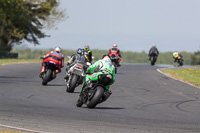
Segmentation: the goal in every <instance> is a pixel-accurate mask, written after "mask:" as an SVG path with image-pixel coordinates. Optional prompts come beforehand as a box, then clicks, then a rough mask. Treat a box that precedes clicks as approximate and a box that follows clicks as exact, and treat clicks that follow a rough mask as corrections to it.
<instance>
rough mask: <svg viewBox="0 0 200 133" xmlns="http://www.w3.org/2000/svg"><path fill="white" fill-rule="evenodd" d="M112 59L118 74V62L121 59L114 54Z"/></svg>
mask: <svg viewBox="0 0 200 133" xmlns="http://www.w3.org/2000/svg"><path fill="white" fill-rule="evenodd" d="M110 57H111V61H112V64H113V66H114V67H115V73H117V67H119V66H118V60H119V58H120V57H119V56H116V55H114V54H112V55H111V56H110Z"/></svg>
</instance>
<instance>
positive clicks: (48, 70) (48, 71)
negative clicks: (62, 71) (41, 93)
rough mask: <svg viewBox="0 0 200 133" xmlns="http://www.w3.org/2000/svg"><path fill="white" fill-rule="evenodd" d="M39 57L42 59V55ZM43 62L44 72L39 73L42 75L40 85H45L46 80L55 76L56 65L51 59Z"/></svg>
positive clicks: (48, 80)
mask: <svg viewBox="0 0 200 133" xmlns="http://www.w3.org/2000/svg"><path fill="white" fill-rule="evenodd" d="M40 59H44V58H43V57H40ZM44 63H45V66H46V67H45V70H44V73H43V74H42V75H41V76H42V80H43V81H42V85H47V83H48V82H50V81H51V80H53V79H55V78H56V69H57V68H58V66H57V65H56V64H55V63H54V62H52V61H47V62H44Z"/></svg>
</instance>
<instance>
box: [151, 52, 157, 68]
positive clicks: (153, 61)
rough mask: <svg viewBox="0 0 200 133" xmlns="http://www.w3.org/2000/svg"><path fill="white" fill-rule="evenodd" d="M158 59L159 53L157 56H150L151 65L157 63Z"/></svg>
mask: <svg viewBox="0 0 200 133" xmlns="http://www.w3.org/2000/svg"><path fill="white" fill-rule="evenodd" d="M156 60H157V55H156V56H151V57H150V62H151V65H152V66H154V65H155V62H156Z"/></svg>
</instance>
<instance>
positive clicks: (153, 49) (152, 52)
mask: <svg viewBox="0 0 200 133" xmlns="http://www.w3.org/2000/svg"><path fill="white" fill-rule="evenodd" d="M158 55H159V51H158V49H157V47H156V45H155V44H153V45H152V47H151V49H150V50H149V55H148V56H149V60H151V57H152V56H155V57H156V58H157V56H158Z"/></svg>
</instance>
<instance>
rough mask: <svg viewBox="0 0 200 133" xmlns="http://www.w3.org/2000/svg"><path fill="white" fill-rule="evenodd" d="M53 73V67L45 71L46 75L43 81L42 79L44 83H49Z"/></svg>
mask: <svg viewBox="0 0 200 133" xmlns="http://www.w3.org/2000/svg"><path fill="white" fill-rule="evenodd" d="M51 73H52V70H51V69H48V70H47V72H46V73H45V76H44V78H43V81H42V85H47V83H48V82H49V81H50V79H51Z"/></svg>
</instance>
